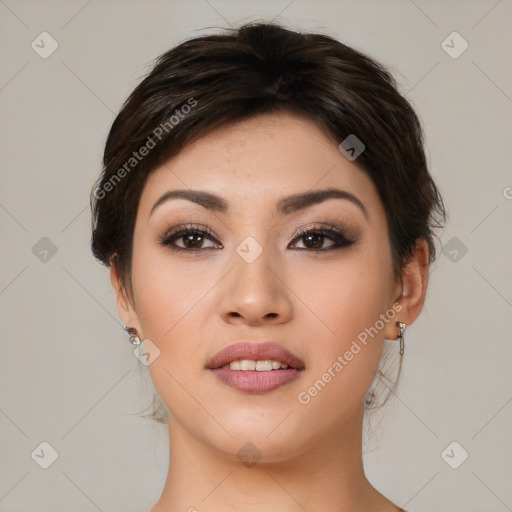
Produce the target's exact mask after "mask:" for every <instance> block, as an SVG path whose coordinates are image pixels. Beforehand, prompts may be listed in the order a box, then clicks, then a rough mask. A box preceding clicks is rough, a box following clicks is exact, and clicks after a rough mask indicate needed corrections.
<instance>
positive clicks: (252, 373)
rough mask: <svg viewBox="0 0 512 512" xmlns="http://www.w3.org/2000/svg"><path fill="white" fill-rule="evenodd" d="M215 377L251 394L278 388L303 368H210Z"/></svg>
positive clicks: (290, 380)
mask: <svg viewBox="0 0 512 512" xmlns="http://www.w3.org/2000/svg"><path fill="white" fill-rule="evenodd" d="M210 371H211V372H212V373H213V374H214V375H215V377H217V378H218V379H219V380H220V381H221V382H223V383H224V384H227V385H228V386H230V387H232V388H234V389H237V390H238V391H243V392H245V393H251V394H262V393H267V392H268V391H272V390H274V389H277V388H279V387H281V386H283V385H285V384H288V383H289V382H292V381H294V380H295V379H297V378H298V377H299V374H300V372H301V371H302V370H294V369H288V370H270V371H267V372H259V371H257V370H230V369H229V368H216V369H214V370H210Z"/></svg>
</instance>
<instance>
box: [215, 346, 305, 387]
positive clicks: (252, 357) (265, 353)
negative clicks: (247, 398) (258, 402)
mask: <svg viewBox="0 0 512 512" xmlns="http://www.w3.org/2000/svg"><path fill="white" fill-rule="evenodd" d="M244 360H245V361H247V360H249V361H269V360H271V361H279V362H281V363H283V364H284V365H287V366H288V367H287V368H286V369H284V368H283V367H281V368H280V369H276V370H274V369H272V370H268V371H258V370H242V369H238V370H235V369H230V368H229V364H230V363H232V362H233V361H244ZM206 369H208V370H209V371H210V372H211V373H212V374H213V375H214V376H215V377H216V378H217V379H218V380H219V381H220V382H222V383H223V384H226V385H227V386H229V387H231V388H233V389H236V390H237V391H241V392H243V393H249V394H263V393H268V392H270V391H273V390H275V389H277V388H280V387H281V386H284V385H285V384H288V383H290V382H293V381H294V380H296V379H297V378H299V376H300V374H301V373H302V370H304V362H303V361H302V359H300V358H299V357H297V356H296V355H295V354H292V353H291V352H290V351H289V350H286V349H285V348H284V347H282V346H281V345H278V344H276V343H273V342H265V343H250V342H239V343H234V344H232V345H229V346H228V347H226V348H224V349H222V350H221V351H220V352H218V353H217V354H215V356H213V358H212V359H211V360H210V361H209V362H208V363H207V365H206Z"/></svg>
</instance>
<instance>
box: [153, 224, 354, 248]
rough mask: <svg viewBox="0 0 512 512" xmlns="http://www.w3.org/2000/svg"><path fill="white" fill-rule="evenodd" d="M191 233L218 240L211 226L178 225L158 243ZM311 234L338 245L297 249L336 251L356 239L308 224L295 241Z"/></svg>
mask: <svg viewBox="0 0 512 512" xmlns="http://www.w3.org/2000/svg"><path fill="white" fill-rule="evenodd" d="M189 235H200V236H202V237H206V238H209V239H210V240H212V239H213V240H212V241H214V242H216V240H214V238H215V237H214V236H213V232H212V231H211V229H210V228H208V227H206V226H205V227H204V228H201V227H199V225H187V226H178V227H177V228H174V229H172V230H170V231H167V232H165V233H164V234H163V235H160V236H159V237H158V243H159V244H160V245H163V246H165V247H168V246H171V244H172V242H173V241H175V240H179V239H180V238H182V239H183V238H185V236H189ZM310 235H320V236H323V237H326V238H329V239H331V240H332V241H333V242H336V245H334V246H333V247H329V248H327V249H308V248H304V249H295V250H299V251H308V252H328V251H335V250H339V249H343V248H346V247H349V246H351V245H353V244H354V243H355V240H353V239H351V238H349V237H347V236H346V235H345V234H344V233H343V231H341V230H339V229H338V228H336V227H334V226H332V227H330V228H323V227H312V226H308V227H306V228H304V229H302V230H301V231H300V232H299V233H297V235H296V236H295V238H294V239H293V241H295V240H299V239H303V238H305V237H306V236H310ZM170 248H171V250H172V251H176V252H188V253H198V252H201V251H204V250H209V249H211V248H207V249H186V248H183V247H177V246H173V247H170Z"/></svg>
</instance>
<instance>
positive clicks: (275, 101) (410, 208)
mask: <svg viewBox="0 0 512 512" xmlns="http://www.w3.org/2000/svg"><path fill="white" fill-rule="evenodd" d="M273 112H288V113H293V114H297V115H300V116H305V117H306V118H308V119H311V120H313V121H314V122H315V123H317V125H318V126H319V127H320V128H321V129H322V130H323V131H324V132H325V133H326V134H328V135H329V136H330V137H331V138H332V140H333V141H334V142H335V143H336V144H337V145H339V144H341V143H342V142H343V141H344V140H345V139H346V138H347V137H349V136H350V135H352V136H353V135H355V136H356V137H357V139H358V140H359V141H361V142H362V143H363V144H364V146H365V148H364V151H363V152H362V153H361V154H360V155H359V156H358V158H357V159H356V160H354V163H355V164H356V165H358V166H359V167H360V168H361V169H362V170H363V171H364V172H366V173H367V174H368V176H369V177H370V178H371V180H372V182H373V183H374V184H375V186H376V189H377V191H378V193H379V196H380V198H381V200H382V202H383V205H384V208H385V211H386V216H387V224H388V228H389V241H390V247H391V259H392V265H393V274H394V276H395V279H400V277H401V276H402V275H403V270H404V268H405V266H406V265H407V263H408V261H410V258H411V256H412V255H413V250H414V248H415V245H416V241H417V240H418V239H424V240H425V241H426V242H427V243H428V248H429V262H430V263H432V262H433V261H434V259H435V255H436V250H435V244H434V229H435V228H437V227H442V223H443V221H445V220H446V213H445V209H444V205H443V201H442V198H441V196H440V194H439V192H438V189H437V188H436V185H435V184H434V181H433V179H432V178H431V176H430V174H429V171H428V167H427V161H426V156H425V151H424V147H423V146H424V140H423V132H422V128H421V125H420V121H419V119H418V117H417V115H416V114H415V112H414V110H413V108H412V107H411V105H410V104H409V102H408V101H407V100H406V99H405V98H404V97H403V96H402V95H401V94H400V93H399V92H398V89H397V85H396V82H395V80H394V78H393V77H392V76H391V74H390V72H389V71H387V70H386V69H385V68H384V67H383V66H382V65H380V64H379V63H377V62H376V61H375V60H373V59H372V58H370V57H369V56H367V55H364V54H363V53H361V52H359V51H357V50H355V49H353V48H351V47H349V46H347V45H345V44H343V43H341V42H340V41H338V40H336V39H334V38H332V37H330V36H327V35H322V34H316V33H302V32H297V31H293V30H289V29H286V28H284V27H283V26H281V25H279V24H277V23H260V22H253V23H248V24H245V25H242V26H241V27H239V28H237V29H226V32H225V33H222V34H213V35H206V36H201V37H195V38H192V39H189V40H186V41H184V42H182V43H181V44H179V45H177V46H175V47H174V48H172V49H171V50H169V51H167V52H166V53H164V54H162V55H161V56H160V57H158V59H157V61H156V63H155V65H154V67H153V69H152V70H151V71H150V72H149V74H148V75H147V76H146V77H145V78H144V79H143V80H142V81H141V83H140V84H139V85H138V86H137V87H136V88H135V89H134V90H133V92H132V93H131V94H130V96H129V97H128V99H127V100H126V102H125V103H124V105H123V106H122V108H121V111H120V112H119V114H118V115H117V117H116V119H115V120H114V122H113V124H112V127H111V129H110V132H109V135H108V138H107V141H106V145H105V150H104V156H103V171H102V173H101V176H100V177H99V179H98V180H97V182H96V183H95V185H94V187H93V190H92V192H91V199H90V200H91V209H92V213H93V219H92V240H91V248H92V252H93V254H94V256H95V257H96V258H97V259H98V260H99V261H100V262H102V263H103V264H105V265H107V266H110V265H111V264H112V263H114V262H115V264H116V265H117V267H118V269H119V271H120V274H121V277H122V280H123V284H129V289H130V290H131V292H132V294H133V288H132V285H131V273H130V270H131V258H132V246H133V232H134V227H135V220H136V215H137V210H138V204H139V200H140V196H141V193H142V189H143V186H144V184H145V182H146V180H147V178H148V176H149V175H150V173H151V172H152V171H153V170H155V169H156V168H157V167H158V166H159V165H161V164H162V163H164V162H165V161H166V160H167V159H169V158H170V157H172V156H174V155H176V154H177V153H178V152H179V151H180V150H181V149H182V148H183V147H184V146H186V145H187V144H189V143H191V142H192V141H194V140H197V139H198V138H199V137H201V136H203V135H205V134H206V133H208V132H210V131H212V130H214V129H215V128H218V127H221V126H225V125H228V124H230V123H234V122H237V121H241V120H244V119H248V118H250V117H251V116H255V115H258V114H266V113H273ZM144 148H145V149H144Z"/></svg>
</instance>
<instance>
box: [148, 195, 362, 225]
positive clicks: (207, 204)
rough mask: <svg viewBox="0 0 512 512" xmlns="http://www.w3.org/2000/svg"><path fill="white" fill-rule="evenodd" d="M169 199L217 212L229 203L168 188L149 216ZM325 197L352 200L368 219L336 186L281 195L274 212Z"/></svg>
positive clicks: (299, 207)
mask: <svg viewBox="0 0 512 512" xmlns="http://www.w3.org/2000/svg"><path fill="white" fill-rule="evenodd" d="M171 199H187V200H188V201H192V202H193V203H196V204H198V205H200V206H202V207H203V208H206V209H208V210H213V211H216V212H219V213H224V214H226V213H228V212H229V203H228V202H227V201H226V200H225V199H223V198H222V197H220V196H218V195H215V194H212V193H211V192H206V191H204V190H192V189H183V190H182V189H180V190H169V191H168V192H166V193H165V194H164V195H162V196H161V197H160V198H159V199H158V200H157V201H156V203H155V204H154V205H153V206H152V208H151V211H150V212H149V216H151V215H152V214H153V212H154V211H155V210H156V209H157V208H158V207H159V206H160V205H162V204H163V203H165V202H167V201H169V200H171ZM327 199H345V200H347V201H350V202H352V203H353V204H355V205H356V206H358V207H359V208H360V210H361V211H362V212H363V214H364V216H365V217H366V219H367V220H368V211H367V210H366V208H365V206H364V204H363V203H362V202H361V200H360V199H359V198H358V197H356V196H355V195H354V194H352V193H350V192H347V191H346V190H341V189H338V188H327V189H322V190H309V191H307V192H300V193H298V194H293V195H290V196H286V197H283V198H282V199H280V200H279V201H278V202H277V204H276V213H278V214H280V215H289V214H290V213H293V212H296V211H299V210H303V209H305V208H308V207H309V206H312V205H314V204H318V203H321V202H323V201H326V200H327Z"/></svg>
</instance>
